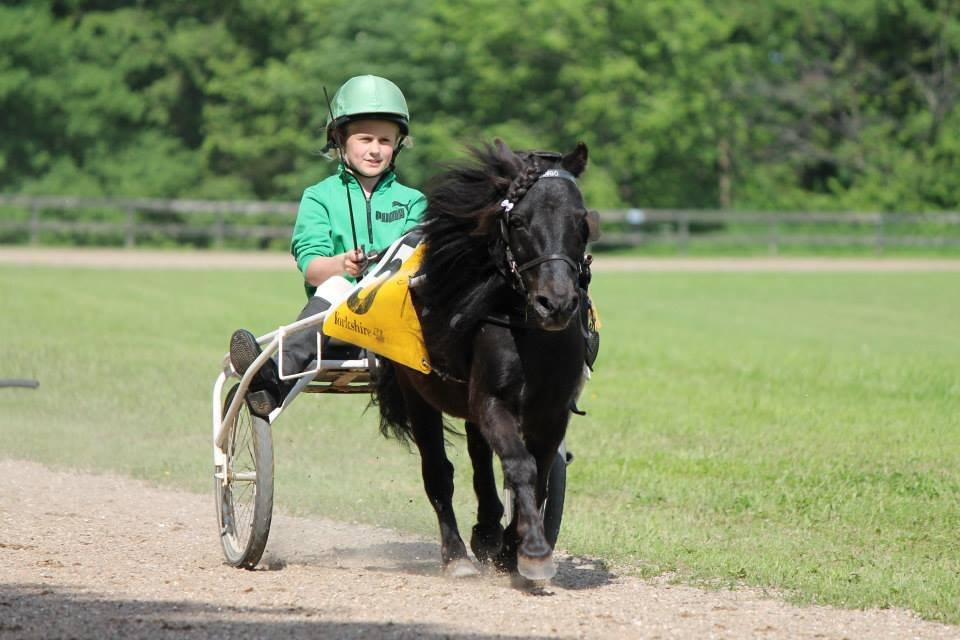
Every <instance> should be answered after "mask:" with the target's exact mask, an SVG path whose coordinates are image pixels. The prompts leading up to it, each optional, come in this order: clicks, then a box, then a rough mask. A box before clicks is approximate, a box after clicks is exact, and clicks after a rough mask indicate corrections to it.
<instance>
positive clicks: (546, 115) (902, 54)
mask: <svg viewBox="0 0 960 640" xmlns="http://www.w3.org/2000/svg"><path fill="white" fill-rule="evenodd" d="M958 55H960V12H958V11H957V7H956V3H954V2H951V1H950V0H928V1H920V0H855V1H851V2H846V3H837V2H835V1H833V0H815V1H812V2H807V3H799V4H798V3H795V2H789V1H788V0H771V1H769V2H747V3H743V2H730V1H729V0H723V1H721V2H708V1H707V0H679V1H672V2H666V1H665V0H653V1H650V2H635V1H633V0H593V1H592V2H590V3H589V4H588V5H584V3H582V2H579V1H575V0H553V1H552V2H547V1H545V0H538V1H534V2H524V3H519V4H518V3H512V4H510V3H508V4H504V3H499V2H493V1H491V0H474V1H473V2H466V3H464V2H453V1H451V0H442V1H439V2H425V1H423V0H370V1H368V2H363V3H359V2H347V1H345V0H294V1H281V0H271V1H269V2H253V1H242V2H229V3H228V2H211V3H200V4H198V3H190V2H185V1H180V0H177V1H175V2H165V3H126V2H90V1H85V0H71V1H69V2H63V1H57V2H55V1H54V0H46V1H44V0H38V1H37V2H29V3H12V4H11V3H7V4H5V5H4V6H2V7H0V111H2V113H3V114H4V118H3V119H2V120H0V189H2V190H3V191H5V192H25V193H47V194H70V195H142V196H158V197H164V196H166V197H174V196H176V197H201V198H222V199H229V198H244V199H249V198H263V199H282V200H295V199H297V197H298V196H299V194H300V192H301V191H302V189H303V188H304V187H306V186H307V185H309V184H311V183H313V182H316V181H317V180H319V179H321V178H323V177H324V176H325V175H327V173H328V172H329V171H331V170H332V167H331V166H330V164H329V163H326V162H323V161H321V160H319V159H318V158H317V156H316V154H315V152H316V151H317V150H318V149H319V148H320V147H322V146H323V143H324V141H323V123H324V119H325V110H326V107H325V105H324V99H323V90H322V88H323V87H324V86H325V87H327V89H328V91H330V92H332V91H333V90H334V89H335V88H336V87H337V86H338V85H339V84H340V83H341V82H343V81H344V80H345V79H346V78H348V77H350V76H352V75H356V74H359V73H377V74H381V75H385V76H388V77H390V78H391V79H393V80H395V81H396V82H397V83H398V84H399V85H400V86H401V87H402V88H403V89H404V90H405V92H406V93H407V96H408V101H409V103H410V106H411V109H412V115H413V118H412V124H413V134H414V138H415V140H416V144H415V145H414V146H413V147H412V148H411V149H409V150H408V151H406V152H405V153H404V157H403V159H402V160H401V162H400V169H401V172H402V173H403V177H404V179H405V180H407V181H408V182H410V183H411V184H414V185H423V184H424V183H425V181H426V180H427V179H428V177H429V176H430V175H431V174H433V173H434V172H435V171H436V170H437V167H438V165H439V164H440V163H442V162H446V161H449V160H450V159H452V158H455V157H457V156H458V155H460V154H461V153H462V150H463V147H464V145H468V144H479V143H482V142H485V141H489V140H491V139H492V138H493V137H494V136H501V137H503V138H504V139H506V140H507V141H508V142H509V143H510V144H512V145H513V146H516V147H538V148H554V149H569V148H572V146H573V144H574V143H575V142H576V141H577V140H584V141H586V142H587V143H588V144H589V145H590V148H591V156H592V171H591V172H590V173H589V174H588V175H587V177H586V178H585V181H584V188H585V191H586V193H587V195H588V197H589V199H590V203H591V205H592V206H594V207H600V208H605V207H617V206H641V207H711V208H715V207H737V208H744V209H806V210H810V209H822V210H831V209H832V210H848V209H859V210H884V211H909V212H913V211H928V210H929V211H932V210H951V209H957V208H958V195H957V194H958V193H960V174H958V173H957V172H956V171H955V170H954V167H956V166H957V165H958V164H960V133H958V132H960V115H958V114H957V109H956V102H957V97H958V96H960V68H958V63H957V60H958Z"/></svg>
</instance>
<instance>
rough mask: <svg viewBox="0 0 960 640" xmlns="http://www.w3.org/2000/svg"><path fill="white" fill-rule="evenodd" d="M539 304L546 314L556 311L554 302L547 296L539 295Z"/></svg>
mask: <svg viewBox="0 0 960 640" xmlns="http://www.w3.org/2000/svg"><path fill="white" fill-rule="evenodd" d="M535 300H536V303H537V305H538V306H539V307H540V308H541V309H543V310H544V311H545V312H546V315H550V314H552V313H553V312H554V310H555V307H554V306H553V303H552V302H550V298H548V297H547V296H537V297H536V299H535Z"/></svg>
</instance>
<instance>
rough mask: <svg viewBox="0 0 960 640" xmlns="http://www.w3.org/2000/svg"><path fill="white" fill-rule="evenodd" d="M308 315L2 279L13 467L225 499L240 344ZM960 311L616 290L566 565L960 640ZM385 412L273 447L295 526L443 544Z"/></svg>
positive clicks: (780, 279) (274, 300) (721, 287)
mask: <svg viewBox="0 0 960 640" xmlns="http://www.w3.org/2000/svg"><path fill="white" fill-rule="evenodd" d="M300 291H301V290H300V288H299V283H298V282H297V277H296V274H294V273H270V272H259V273H246V272H244V273H233V272H227V271H205V272H184V271H179V272H174V271H170V272H164V271H111V270H73V271H68V270H54V269H40V268H13V267H6V268H0V300H2V303H0V305H2V306H0V308H2V311H0V336H2V338H0V378H15V377H17V378H19V377H34V378H37V379H39V380H40V383H41V386H40V388H39V389H38V390H25V389H0V438H2V441H3V443H4V445H3V448H2V450H0V451H2V453H0V455H4V456H10V457H20V458H30V459H36V460H40V461H44V462H47V463H50V464H54V465H61V466H70V467H76V468H83V469H95V470H97V469H109V470H114V471H119V472H121V473H125V474H129V475H132V476H134V477H139V478H146V479H149V480H152V481H155V482H158V483H161V484H168V485H175V486H180V487H187V488H190V489H194V490H197V491H203V492H209V489H210V484H211V481H210V478H211V472H212V462H211V454H210V429H211V427H210V418H209V415H210V411H209V402H210V387H211V385H212V382H213V379H214V377H215V374H216V371H217V365H218V362H219V359H220V357H221V356H222V354H223V353H224V351H225V350H226V343H227V340H228V338H229V335H230V332H231V331H232V330H233V329H234V328H236V327H238V326H246V327H248V328H250V329H253V330H254V331H258V332H263V331H267V330H269V329H272V328H274V327H275V326H276V325H277V324H279V323H280V322H285V321H288V320H291V319H292V318H293V317H294V316H295V314H296V313H297V311H298V310H299V306H300V303H301V297H300V296H301V295H302V294H301V292H300ZM958 291H960V274H956V273H955V274H843V275H840V274H829V273H823V274H662V273H658V274H650V273H648V274H644V273H636V274H616V275H613V274H610V275H607V274H604V275H601V276H598V277H597V278H596V281H595V289H594V295H595V298H596V299H597V300H598V302H599V305H600V308H601V312H602V320H603V322H604V327H603V332H602V335H603V349H602V352H601V355H600V360H599V362H598V367H597V371H596V373H595V376H594V379H593V381H592V383H591V385H590V386H589V388H588V390H587V393H586V394H585V397H584V398H583V399H582V401H581V406H582V407H583V408H585V409H586V410H587V411H588V412H589V415H588V416H587V417H583V418H574V420H573V424H572V427H571V432H570V435H569V438H568V443H569V447H570V449H571V450H572V451H573V452H574V453H575V454H576V461H575V462H574V464H573V465H572V466H571V467H570V470H569V478H568V499H567V511H566V513H565V521H564V528H563V531H562V532H561V538H560V543H559V545H560V546H561V547H562V548H564V549H566V550H568V551H570V552H574V553H580V554H592V555H599V556H602V557H604V558H607V559H609V560H610V561H612V562H613V563H615V565H616V566H618V567H620V570H626V571H633V572H637V573H641V574H643V575H648V576H649V575H660V574H664V573H671V574H674V575H676V577H677V579H678V580H682V581H686V582H693V583H697V584H707V585H715V586H726V585H735V584H748V585H756V586H761V587H767V588H771V589H775V590H778V591H781V592H783V593H785V594H787V595H788V597H790V598H791V599H794V600H796V601H800V602H818V603H830V604H835V605H839V606H845V607H878V606H879V607H885V606H897V607H900V606H903V607H909V608H912V609H914V610H916V611H918V612H919V613H920V614H921V615H923V616H924V617H927V618H931V619H938V620H944V621H948V622H952V623H955V624H956V623H960V544H958V534H957V532H958V531H960V322H958V318H960V295H958V294H957V292H958ZM365 405H366V399H365V398H358V397H307V398H303V399H301V400H300V401H298V403H297V404H295V405H294V406H293V407H292V408H291V410H290V412H288V413H287V414H285V415H284V417H283V419H282V420H281V421H280V422H278V423H277V425H275V446H276V457H277V467H278V472H277V499H278V501H279V503H280V504H281V505H282V506H283V507H284V508H285V509H287V510H288V511H294V512H299V513H323V514H326V515H332V516H334V517H337V518H341V519H346V520H361V521H367V522H373V523H377V524H381V525H388V526H396V527H400V528H404V529H410V530H415V531H420V532H423V533H426V534H429V535H431V536H433V535H435V528H436V525H435V520H434V518H433V515H432V511H431V510H430V508H429V506H428V504H427V501H426V499H425V497H424V496H423V494H422V490H421V485H420V479H419V461H418V459H417V457H416V456H415V455H414V454H410V453H408V452H406V451H405V450H404V449H403V448H401V447H398V446H397V444H396V443H394V442H390V441H385V440H383V439H382V438H380V436H379V434H378V433H377V432H376V428H375V422H376V421H375V417H374V411H372V410H371V411H367V412H366V413H364V409H365ZM455 448H456V454H455V456H456V464H457V466H458V481H459V484H458V487H459V491H458V493H457V497H456V499H457V505H458V512H459V514H460V518H461V525H462V528H463V529H464V530H465V531H466V530H468V529H469V526H470V524H471V523H472V519H471V511H472V509H473V503H472V500H471V496H470V495H469V494H470V488H469V487H470V482H469V478H470V472H469V468H468V466H467V465H466V464H465V463H464V460H465V452H464V450H465V443H462V442H460V443H456V447H455ZM212 500H213V498H212V495H211V522H210V535H211V540H214V539H215V535H216V534H215V528H216V527H215V522H214V516H213V508H212ZM144 514H145V517H149V505H145V511H144Z"/></svg>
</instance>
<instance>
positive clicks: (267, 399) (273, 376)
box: [230, 329, 285, 418]
mask: <svg viewBox="0 0 960 640" xmlns="http://www.w3.org/2000/svg"><path fill="white" fill-rule="evenodd" d="M261 353H263V349H261V348H260V344H259V343H258V342H257V338H256V336H254V335H253V334H252V333H250V332H249V331H247V330H246V329H237V330H236V331H234V332H233V335H232V336H230V362H231V364H233V368H234V370H235V371H236V372H237V373H239V374H240V375H241V376H242V375H243V374H245V373H246V372H247V369H249V368H250V365H251V364H253V361H254V360H256V359H257V358H258V357H259V356H260V354H261ZM284 395H285V394H284V393H283V386H282V385H281V384H280V375H279V374H278V373H277V363H276V362H274V361H273V359H272V358H271V359H268V360H267V361H266V362H265V363H264V364H263V366H262V367H260V370H259V371H257V374H256V375H255V376H254V377H253V380H251V381H250V388H249V389H248V390H247V406H248V407H250V411H251V412H252V413H253V414H255V415H257V416H260V417H261V418H266V417H267V416H269V415H270V412H271V411H273V410H274V409H276V408H277V407H278V406H280V403H281V402H283V397H284Z"/></svg>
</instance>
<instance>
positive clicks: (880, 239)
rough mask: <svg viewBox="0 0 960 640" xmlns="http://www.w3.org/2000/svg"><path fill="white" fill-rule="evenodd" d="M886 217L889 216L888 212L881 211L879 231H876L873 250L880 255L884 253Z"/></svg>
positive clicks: (878, 217)
mask: <svg viewBox="0 0 960 640" xmlns="http://www.w3.org/2000/svg"><path fill="white" fill-rule="evenodd" d="M886 217H887V214H886V213H880V214H878V215H877V231H876V235H875V236H874V238H873V251H874V253H876V254H877V255H878V256H880V255H883V245H884V243H885V238H884V233H885V229H884V226H885V224H886Z"/></svg>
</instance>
